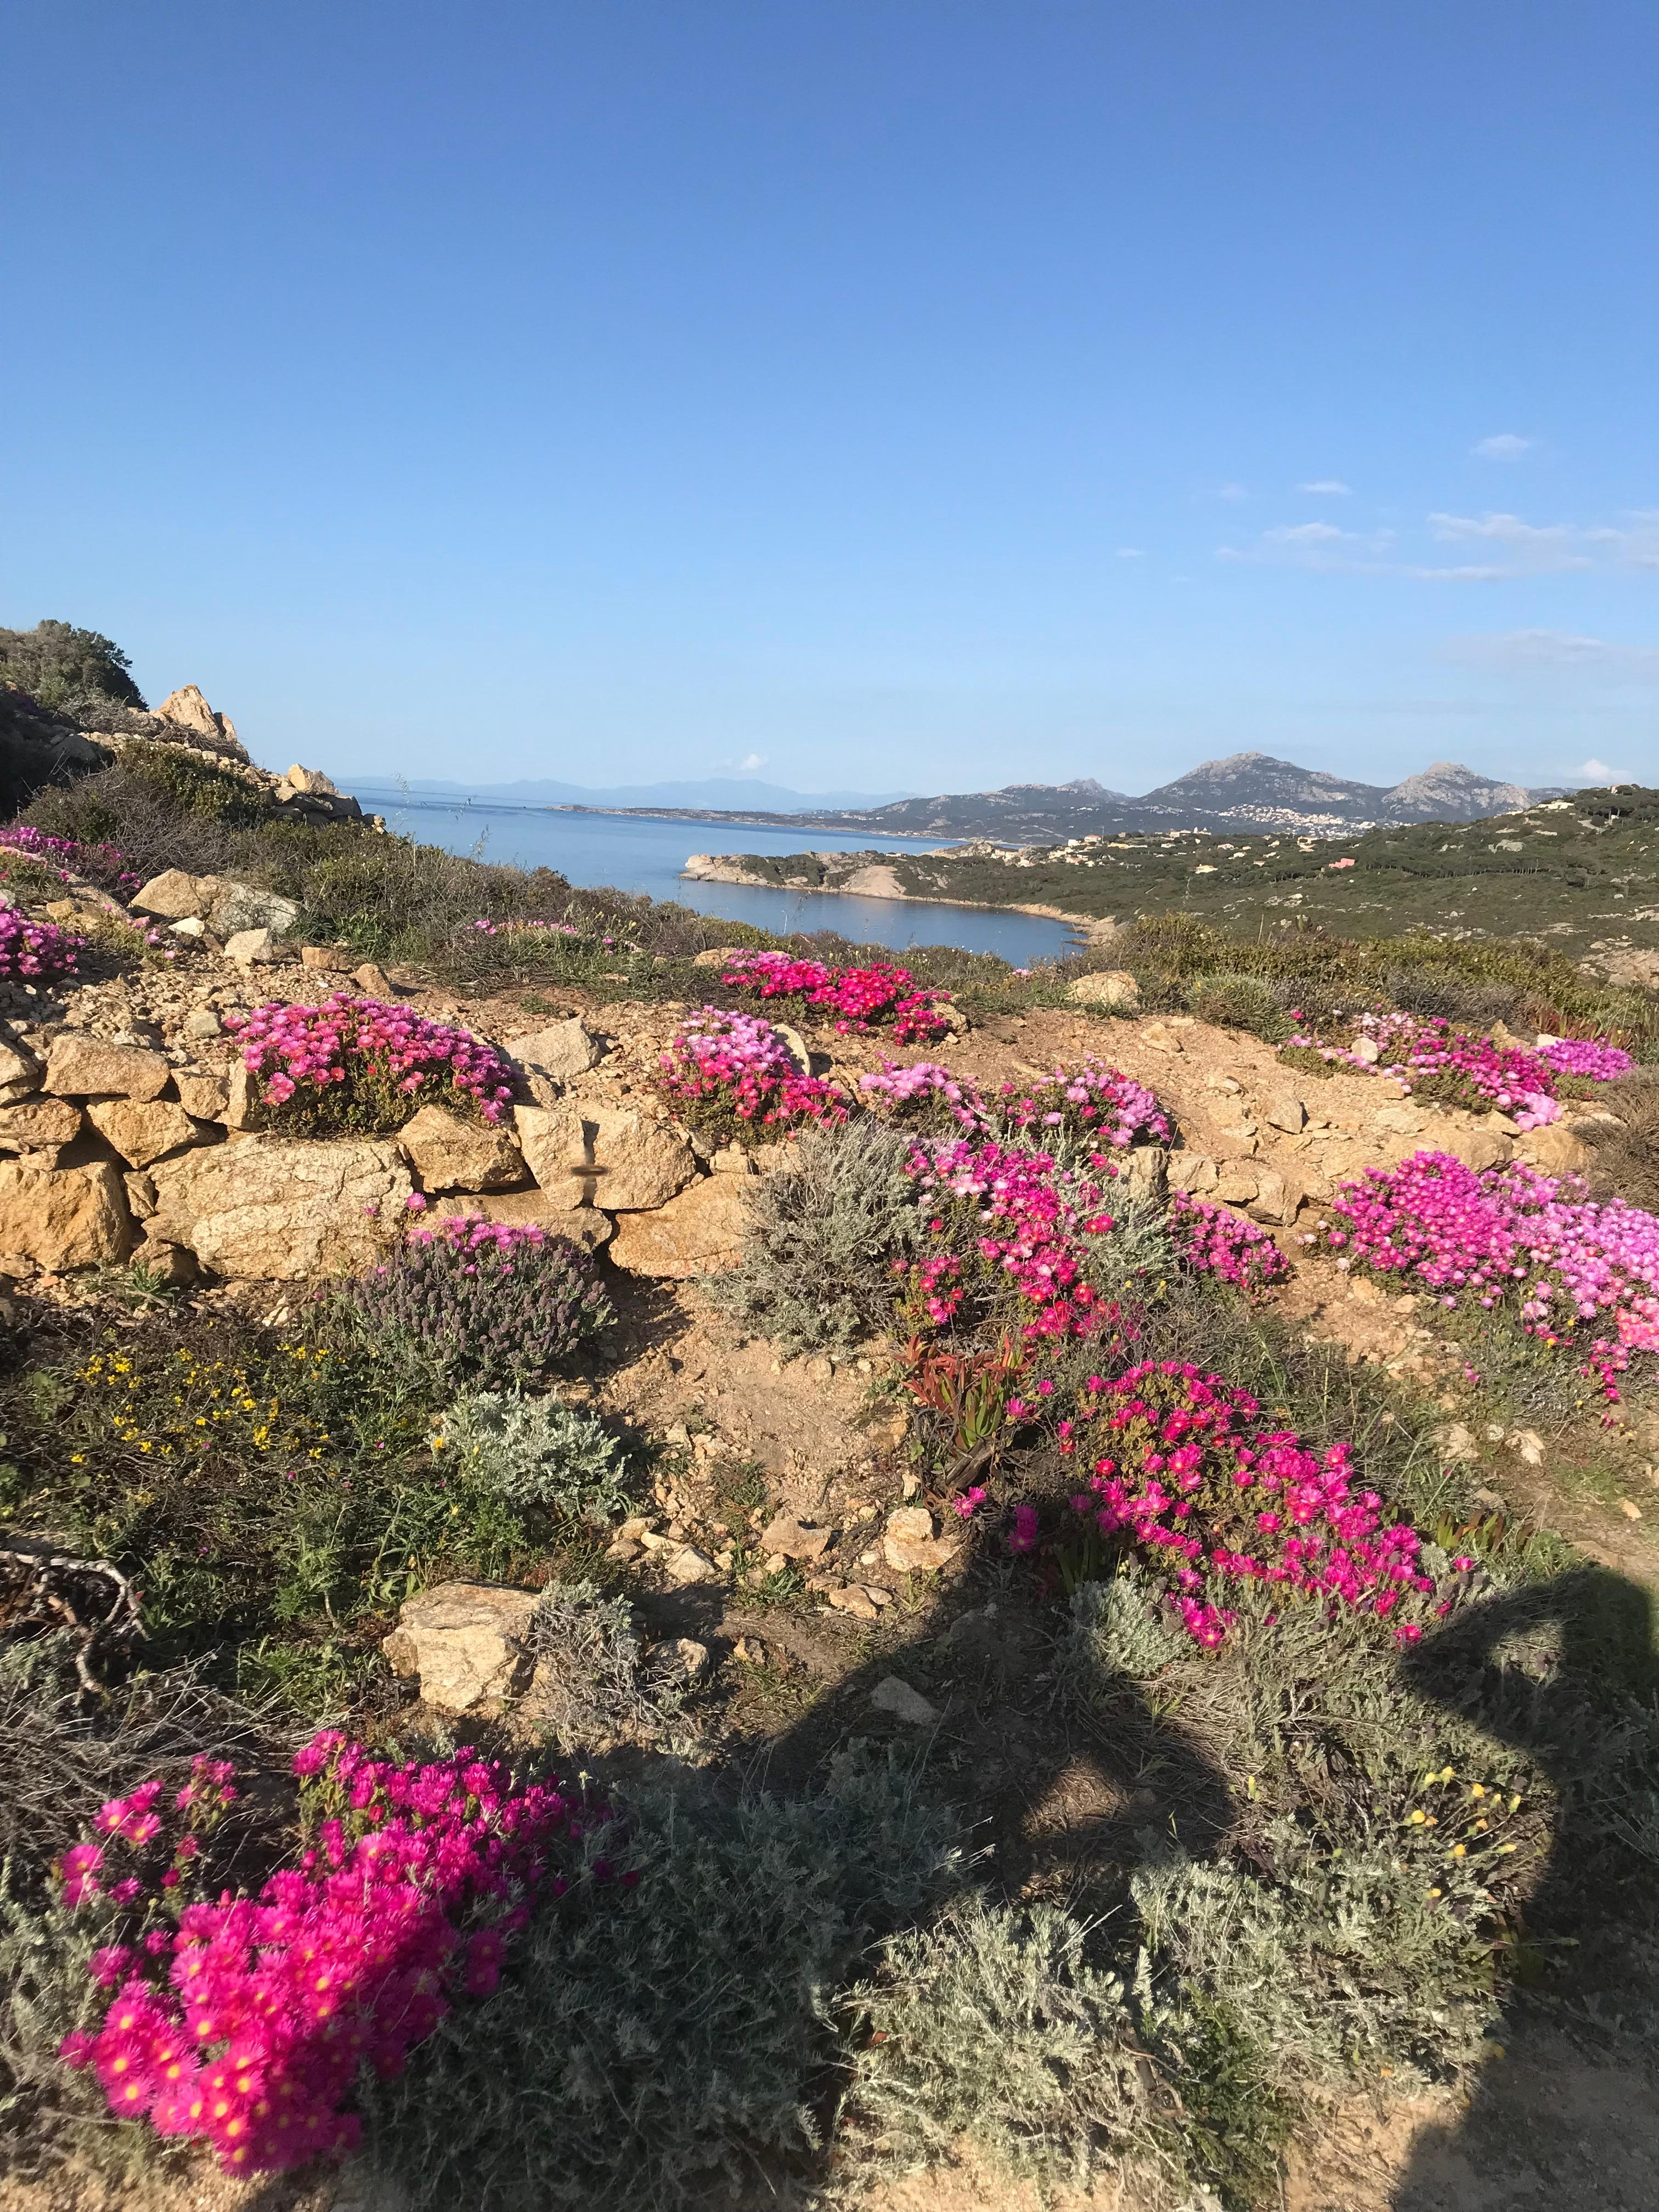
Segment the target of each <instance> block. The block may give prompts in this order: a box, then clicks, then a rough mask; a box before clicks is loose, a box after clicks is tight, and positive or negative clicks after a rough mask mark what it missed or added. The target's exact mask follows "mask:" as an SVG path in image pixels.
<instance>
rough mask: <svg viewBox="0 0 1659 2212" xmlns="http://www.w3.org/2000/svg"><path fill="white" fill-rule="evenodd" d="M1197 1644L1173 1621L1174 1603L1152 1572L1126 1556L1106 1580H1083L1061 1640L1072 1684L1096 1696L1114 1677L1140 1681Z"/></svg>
mask: <svg viewBox="0 0 1659 2212" xmlns="http://www.w3.org/2000/svg"><path fill="white" fill-rule="evenodd" d="M1191 1649H1192V1639H1191V1638H1190V1637H1187V1636H1183V1635H1182V1632H1181V1631H1180V1630H1179V1629H1178V1628H1177V1627H1176V1626H1175V1625H1174V1621H1173V1619H1172V1617H1171V1614H1170V1607H1169V1604H1168V1602H1167V1601H1166V1600H1164V1597H1163V1594H1162V1592H1161V1591H1160V1590H1159V1589H1158V1586H1157V1585H1156V1583H1153V1581H1152V1577H1150V1576H1149V1575H1147V1574H1146V1573H1144V1572H1143V1571H1141V1570H1140V1569H1139V1567H1137V1566H1136V1565H1134V1564H1133V1561H1127V1560H1126V1561H1125V1562H1124V1564H1123V1565H1121V1566H1120V1568H1119V1569H1118V1571H1117V1572H1116V1573H1115V1575H1113V1576H1112V1577H1110V1578H1109V1580H1107V1581H1104V1582H1088V1583H1081V1584H1079V1588H1078V1589H1077V1590H1076V1591H1075V1592H1074V1593H1073V1598H1072V1618H1071V1621H1070V1623H1069V1625H1068V1627H1067V1629H1066V1633H1065V1635H1064V1637H1063V1638H1062V1639H1061V1643H1060V1653H1059V1666H1060V1675H1061V1679H1062V1680H1064V1681H1065V1682H1066V1686H1068V1688H1070V1689H1071V1690H1073V1692H1076V1693H1077V1694H1078V1695H1079V1696H1080V1697H1081V1699H1082V1700H1083V1702H1084V1703H1085V1704H1087V1703H1089V1702H1090V1701H1091V1694H1092V1693H1093V1692H1096V1691H1097V1690H1098V1689H1099V1688H1101V1687H1103V1686H1107V1685H1109V1683H1110V1682H1111V1681H1112V1680H1113V1679H1114V1677H1115V1676H1118V1675H1122V1674H1127V1675H1129V1676H1130V1677H1131V1678H1132V1679H1133V1680H1135V1681H1137V1682H1146V1681H1150V1680H1152V1677H1153V1675H1155V1674H1160V1673H1162V1671H1163V1669H1164V1668H1165V1667H1167V1666H1169V1665H1170V1662H1172V1661H1174V1660H1176V1659H1181V1658H1185V1657H1186V1656H1188V1654H1189V1653H1190V1651H1191Z"/></svg>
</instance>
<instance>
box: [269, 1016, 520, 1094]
mask: <svg viewBox="0 0 1659 2212" xmlns="http://www.w3.org/2000/svg"><path fill="white" fill-rule="evenodd" d="M225 1026H226V1028H227V1029H228V1030H234V1032H236V1033H237V1034H238V1035H239V1036H240V1037H241V1040H242V1059H243V1063H244V1065H245V1066H246V1068H247V1071H248V1073H249V1074H250V1075H257V1076H258V1077H259V1079H260V1080H261V1085H262V1088H263V1091H264V1097H265V1099H266V1100H267V1101H268V1102H269V1103H270V1104H271V1105H274V1106H280V1105H283V1104H285V1103H287V1102H288V1101H289V1099H291V1098H293V1097H295V1095H296V1094H297V1093H300V1092H301V1091H314V1092H317V1093H321V1094H325V1093H326V1092H327V1091H329V1090H330V1088H331V1086H341V1087H343V1086H346V1085H349V1084H351V1082H352V1081H353V1079H354V1078H362V1077H363V1076H368V1078H369V1079H371V1080H373V1081H374V1082H376V1083H378V1084H379V1085H382V1086H383V1087H384V1088H385V1089H386V1090H387V1091H395V1092H403V1093H404V1094H406V1095H407V1096H409V1097H411V1098H414V1097H420V1096H422V1094H428V1095H434V1096H436V1097H439V1098H441V1099H444V1100H446V1101H448V1102H453V1103H457V1104H465V1105H470V1106H472V1107H476V1109H477V1111H478V1112H479V1113H480V1114H481V1115H483V1118H484V1120H485V1121H500V1119H501V1115H502V1112H503V1110H504V1109H505V1107H506V1105H507V1101H508V1100H509V1099H510V1098H511V1097H512V1096H513V1071H512V1067H511V1066H510V1064H509V1063H508V1061H507V1060H506V1059H505V1058H503V1056H502V1055H501V1053H499V1052H498V1051H497V1050H496V1049H495V1046H494V1045H492V1044H487V1043H486V1042H484V1041H483V1038H481V1037H476V1036H473V1035H472V1034H471V1031H470V1030H462V1029H453V1028H451V1027H450V1026H449V1025H448V1024H447V1023H444V1022H435V1021H432V1020H431V1019H429V1018H428V1017H427V1016H426V1015H424V1014H417V1013H416V1012H414V1011H413V1010H412V1009H411V1008H410V1007H408V1006H387V1005H386V1004H385V1003H384V1002H383V1001H381V1000H378V999H352V998H347V997H343V996H340V995H337V996H335V997H333V998H331V999H325V1000H324V1001H323V1003H322V1005H321V1006H291V1005H288V1004H286V1003H284V1002H283V1001H282V1000H267V1001H266V1002H265V1004H264V1005H263V1006H256V1007H255V1008H254V1009H253V1011H252V1013H251V1014H246V1015H227V1016H226V1018H225Z"/></svg>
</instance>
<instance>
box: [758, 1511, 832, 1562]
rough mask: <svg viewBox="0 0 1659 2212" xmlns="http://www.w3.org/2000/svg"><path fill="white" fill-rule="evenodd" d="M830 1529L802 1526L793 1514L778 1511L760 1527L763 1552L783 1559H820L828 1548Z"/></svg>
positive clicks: (760, 1541)
mask: <svg viewBox="0 0 1659 2212" xmlns="http://www.w3.org/2000/svg"><path fill="white" fill-rule="evenodd" d="M830 1534H831V1531H830V1530H829V1529H828V1528H803V1526H802V1525H801V1523H800V1522H799V1521H798V1520H796V1519H795V1517H794V1516H793V1514H788V1513H780V1514H779V1515H778V1516H777V1518H776V1519H775V1520H774V1521H770V1522H768V1523H767V1525H766V1527H765V1528H763V1529H762V1531H761V1534H760V1537H759V1540H758V1541H759V1543H760V1547H761V1549H762V1551H763V1552H765V1553H769V1554H771V1555H773V1556H774V1557H778V1558H781V1559H809V1560H810V1559H822V1558H823V1555H824V1553H825V1552H827V1551H828V1550H829V1539H830Z"/></svg>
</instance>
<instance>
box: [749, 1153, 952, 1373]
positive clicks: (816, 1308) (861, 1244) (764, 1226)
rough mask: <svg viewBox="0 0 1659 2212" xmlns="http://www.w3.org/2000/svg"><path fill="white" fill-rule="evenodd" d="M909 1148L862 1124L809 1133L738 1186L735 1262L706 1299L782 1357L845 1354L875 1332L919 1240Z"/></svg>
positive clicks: (886, 1317)
mask: <svg viewBox="0 0 1659 2212" xmlns="http://www.w3.org/2000/svg"><path fill="white" fill-rule="evenodd" d="M909 1150H910V1139H908V1137H907V1136H905V1135H904V1134H903V1133H901V1132H899V1131H897V1130H894V1129H890V1128H885V1127H883V1126H882V1125H881V1124H880V1123H879V1122H878V1121H873V1120H872V1119H869V1118H867V1117H865V1118H860V1119H856V1120H854V1121H849V1122H848V1123H847V1124H846V1125H845V1126H844V1127H842V1128H839V1129H833V1130H830V1129H825V1130H813V1131H810V1132H809V1133H807V1134H806V1135H805V1136H804V1137H803V1138H802V1139H800V1142H799V1147H798V1150H797V1154H796V1158H795V1160H794V1162H793V1164H791V1165H789V1166H787V1167H785V1168H781V1169H779V1170H777V1171H776V1172H775V1173H774V1174H772V1175H769V1176H762V1177H760V1178H759V1179H757V1180H756V1181H753V1182H750V1183H748V1184H747V1185H746V1186H745V1196H746V1199H747V1212H748V1221H747V1226H746V1228H745V1231H744V1244H743V1255H742V1257H741V1258H740V1259H739V1260H738V1264H737V1266H736V1267H733V1268H732V1269H731V1270H730V1272H729V1273H726V1274H724V1275H719V1276H715V1277H714V1279H712V1280H710V1281H709V1282H708V1284H707V1285H705V1289H706V1290H707V1291H708V1295H709V1297H711V1298H713V1299H714V1302H715V1304H718V1305H720V1306H721V1307H722V1308H724V1310H726V1312H727V1313H729V1314H731V1315H732V1316H733V1318H734V1319H735V1320H737V1321H738V1322H741V1323H742V1324H743V1325H744V1328H749V1329H750V1330H752V1331H753V1332H754V1333H755V1334H757V1335H763V1336H767V1337H769V1338H771V1339H772V1340H773V1341H774V1342H775V1343H776V1344H777V1345H778V1346H780V1347H781V1349H782V1350H784V1351H786V1352H808V1351H818V1350H821V1349H828V1350H829V1351H832V1352H845V1351H847V1350H848V1348H849V1347H850V1346H853V1345H854V1344H857V1343H858V1342H859V1341H860V1340H861V1339H863V1338H866V1337H868V1336H872V1335H874V1334H878V1332H879V1331H880V1330H882V1329H883V1328H885V1327H886V1326H887V1324H888V1322H889V1320H890V1316H891V1313H892V1303H893V1262H894V1261H895V1260H897V1259H902V1258H904V1257H906V1256H907V1255H908V1254H909V1252H910V1251H911V1250H912V1249H913V1248H914V1245H915V1241H916V1238H917V1236H918V1234H919V1229H920V1224H919V1217H918V1214H917V1212H916V1205H915V1194H914V1188H913V1186H912V1184H911V1182H910V1179H909V1177H908V1176H907V1175H906V1174H905V1172H904V1161H905V1158H906V1157H907V1155H908V1152H909Z"/></svg>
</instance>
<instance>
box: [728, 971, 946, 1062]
mask: <svg viewBox="0 0 1659 2212" xmlns="http://www.w3.org/2000/svg"><path fill="white" fill-rule="evenodd" d="M720 981H721V982H722V983H724V984H726V986H727V987H729V988H731V989H734V990H746V991H753V992H755V993H757V994H758V995H759V996H760V997H761V998H763V999H802V1000H805V1002H806V1004H807V1005H808V1006H819V1007H822V1008H823V1010H824V1012H826V1013H830V1014H833V1015H834V1016H835V1018H836V1029H837V1030H839V1031H840V1032H841V1034H842V1036H848V1035H849V1034H852V1033H853V1032H854V1031H860V1030H870V1029H874V1028H875V1027H877V1026H878V1024H884V1023H890V1024H891V1025H892V1028H893V1032H894V1035H895V1036H896V1037H897V1039H898V1041H899V1042H900V1043H901V1044H915V1043H926V1042H929V1041H930V1040H931V1039H933V1038H934V1037H940V1036H944V1035H945V1031H946V1030H947V1029H948V1028H949V1027H950V1024H949V1022H948V1020H947V1019H946V1018H945V1012H944V1009H945V1006H948V1005H949V1003H950V997H951V994H950V993H949V992H948V991H936V990H930V989H928V988H927V987H924V986H922V985H921V984H919V983H918V982H917V981H916V979H915V976H914V975H912V974H911V973H910V971H909V969H908V968H893V967H889V966H887V965H885V964H884V963H880V962H873V963H871V964H870V965H869V966H867V967H864V968H830V967H827V966H826V965H825V964H824V963H823V961H821V960H805V959H802V958H800V957H799V956H798V955H796V954H794V953H792V952H740V953H738V954H736V955H734V957H732V960H731V961H730V962H729V963H727V965H726V967H725V968H724V969H722V970H721V973H720Z"/></svg>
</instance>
